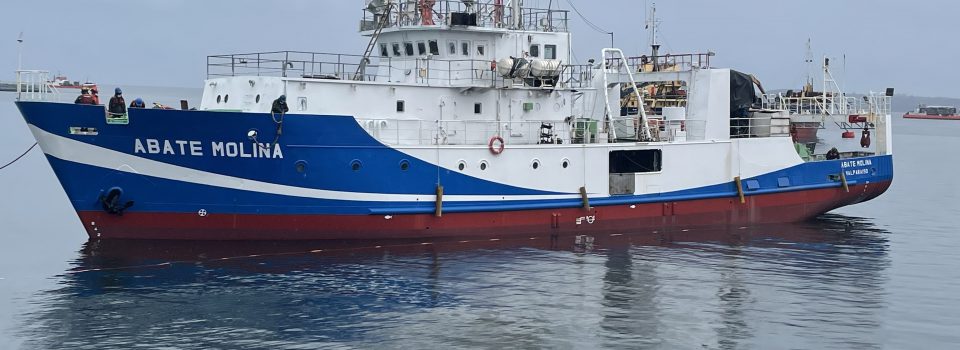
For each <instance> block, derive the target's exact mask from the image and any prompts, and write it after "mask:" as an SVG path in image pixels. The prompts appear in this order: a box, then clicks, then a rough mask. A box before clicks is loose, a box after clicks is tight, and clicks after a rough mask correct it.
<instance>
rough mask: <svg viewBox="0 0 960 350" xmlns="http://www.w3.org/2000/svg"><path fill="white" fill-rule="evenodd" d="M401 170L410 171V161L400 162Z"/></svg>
mask: <svg viewBox="0 0 960 350" xmlns="http://www.w3.org/2000/svg"><path fill="white" fill-rule="evenodd" d="M400 170H403V171H407V170H410V161H409V160H406V159H404V160H401V161H400Z"/></svg>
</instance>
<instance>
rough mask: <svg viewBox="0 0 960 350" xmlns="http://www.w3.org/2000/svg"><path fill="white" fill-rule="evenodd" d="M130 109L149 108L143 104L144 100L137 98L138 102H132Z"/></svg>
mask: <svg viewBox="0 0 960 350" xmlns="http://www.w3.org/2000/svg"><path fill="white" fill-rule="evenodd" d="M130 108H147V105H146V104H145V103H143V99H142V98H139V97H137V99H136V100H133V102H130Z"/></svg>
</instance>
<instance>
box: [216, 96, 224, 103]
mask: <svg viewBox="0 0 960 350" xmlns="http://www.w3.org/2000/svg"><path fill="white" fill-rule="evenodd" d="M222 97H223V96H220V95H217V103H220V101H222V100H223V99H222Z"/></svg>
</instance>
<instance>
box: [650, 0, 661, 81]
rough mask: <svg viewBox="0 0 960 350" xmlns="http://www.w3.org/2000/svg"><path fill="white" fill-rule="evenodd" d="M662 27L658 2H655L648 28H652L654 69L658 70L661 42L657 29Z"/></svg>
mask: <svg viewBox="0 0 960 350" xmlns="http://www.w3.org/2000/svg"><path fill="white" fill-rule="evenodd" d="M659 27H660V20H659V19H657V3H653V7H652V8H651V11H650V17H649V18H647V29H650V49H651V50H650V54H651V56H652V57H651V61H652V62H653V70H654V71H658V70H659V69H658V68H657V56H659V55H660V43H659V42H658V41H657V29H658V28H659Z"/></svg>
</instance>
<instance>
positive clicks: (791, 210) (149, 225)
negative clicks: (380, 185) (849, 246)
mask: <svg viewBox="0 0 960 350" xmlns="http://www.w3.org/2000/svg"><path fill="white" fill-rule="evenodd" d="M889 187H890V182H889V181H887V182H883V183H873V184H865V185H857V186H851V187H850V191H849V192H846V191H844V190H843V189H841V188H828V189H819V190H808V191H795V192H783V193H775V194H765V195H755V196H748V197H746V201H747V202H746V203H745V204H741V203H740V201H739V198H736V197H734V198H717V199H703V200H692V201H681V202H664V203H648V204H637V205H616V206H603V207H596V208H591V210H589V211H587V210H584V209H581V208H577V209H555V210H528V211H507V212H484V213H457V214H445V215H443V217H440V218H438V217H434V216H433V215H395V216H391V217H389V218H388V217H386V216H380V215H247V214H216V213H210V214H208V215H206V216H203V217H201V216H200V215H198V214H196V213H190V214H185V213H136V212H131V213H128V214H126V215H124V216H122V217H121V216H115V215H110V214H107V213H104V212H100V211H82V212H79V215H80V218H81V220H82V221H83V224H84V227H85V228H86V229H87V233H88V234H89V235H90V237H91V238H106V239H114V238H119V239H178V240H324V239H399V238H437V237H509V236H516V235H529V234H551V233H556V234H588V233H597V234H599V233H635V232H637V231H641V230H645V229H649V230H658V229H683V228H687V227H702V226H724V225H726V226H732V225H735V226H744V225H755V224H770V223H787V222H798V221H803V220H807V219H810V218H813V217H815V216H817V215H820V214H823V213H826V212H828V211H830V210H833V209H836V208H839V207H842V206H846V205H850V204H855V203H860V202H863V201H867V200H870V199H873V198H875V197H877V196H879V195H880V194H882V193H883V192H884V191H886V190H887V188H889ZM590 217H593V218H592V219H591V218H590ZM578 221H579V224H578ZM591 221H592V222H591Z"/></svg>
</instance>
